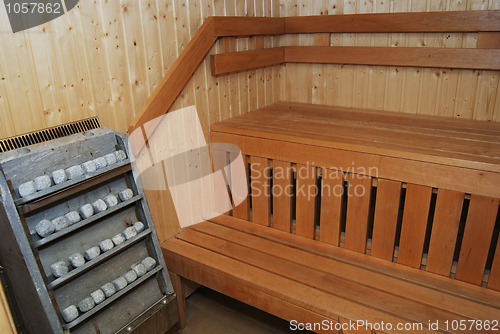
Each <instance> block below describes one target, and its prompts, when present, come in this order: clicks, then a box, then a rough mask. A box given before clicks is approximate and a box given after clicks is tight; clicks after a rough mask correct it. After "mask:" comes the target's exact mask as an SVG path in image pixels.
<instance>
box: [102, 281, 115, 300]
mask: <svg viewBox="0 0 500 334" xmlns="http://www.w3.org/2000/svg"><path fill="white" fill-rule="evenodd" d="M101 290H102V292H103V293H104V295H105V296H106V298H109V297H111V296H112V295H114V294H115V293H116V289H115V286H114V285H113V283H109V282H108V283H106V284H104V285H103V286H101Z"/></svg>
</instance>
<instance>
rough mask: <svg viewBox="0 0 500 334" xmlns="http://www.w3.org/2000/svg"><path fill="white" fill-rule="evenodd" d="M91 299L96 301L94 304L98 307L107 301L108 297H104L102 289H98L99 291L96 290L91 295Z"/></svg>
mask: <svg viewBox="0 0 500 334" xmlns="http://www.w3.org/2000/svg"><path fill="white" fill-rule="evenodd" d="M90 297H92V299H93V300H94V303H95V304H96V305H97V304H100V303H102V302H103V301H104V299H106V296H105V295H104V292H102V290H101V289H98V290H95V291H94V292H92V293H91V294H90Z"/></svg>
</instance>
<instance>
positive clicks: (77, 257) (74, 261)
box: [68, 253, 85, 268]
mask: <svg viewBox="0 0 500 334" xmlns="http://www.w3.org/2000/svg"><path fill="white" fill-rule="evenodd" d="M68 261H69V263H70V264H71V265H72V266H73V268H78V267H80V266H83V265H84V264H85V258H84V257H83V255H82V253H75V254H71V255H70V256H69V257H68Z"/></svg>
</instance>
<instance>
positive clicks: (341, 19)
mask: <svg viewBox="0 0 500 334" xmlns="http://www.w3.org/2000/svg"><path fill="white" fill-rule="evenodd" d="M499 22H500V11H461V12H460V11H455V12H424V13H380V14H351V15H324V16H323V15H322V16H312V17H286V18H285V33H287V34H306V33H318V32H331V33H354V32H368V33H375V32H466V31H470V32H477V31H500V23H499Z"/></svg>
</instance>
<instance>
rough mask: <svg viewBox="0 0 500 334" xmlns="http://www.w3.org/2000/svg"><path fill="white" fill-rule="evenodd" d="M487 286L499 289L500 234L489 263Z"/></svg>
mask: <svg viewBox="0 0 500 334" xmlns="http://www.w3.org/2000/svg"><path fill="white" fill-rule="evenodd" d="M488 288H489V289H493V290H497V291H500V235H499V236H498V239H497V248H496V250H495V255H494V257H493V263H492V265H491V271H490V277H489V279H488Z"/></svg>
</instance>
